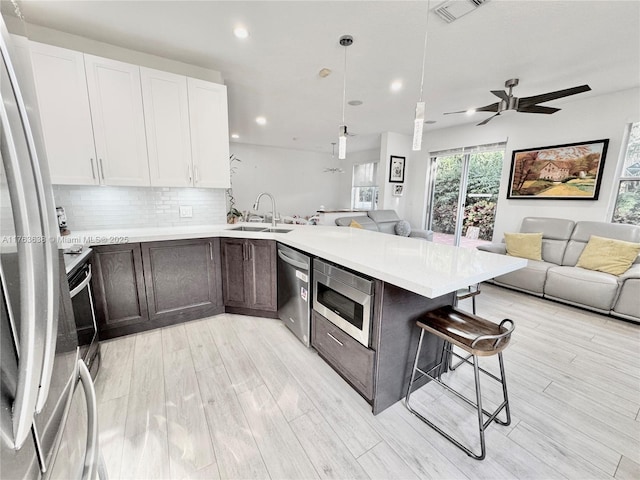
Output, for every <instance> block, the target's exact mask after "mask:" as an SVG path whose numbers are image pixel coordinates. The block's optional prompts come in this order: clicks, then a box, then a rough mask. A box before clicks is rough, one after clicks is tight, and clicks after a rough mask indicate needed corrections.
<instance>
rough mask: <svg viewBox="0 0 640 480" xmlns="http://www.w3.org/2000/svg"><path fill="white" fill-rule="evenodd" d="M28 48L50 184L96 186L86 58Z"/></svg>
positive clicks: (40, 46)
mask: <svg viewBox="0 0 640 480" xmlns="http://www.w3.org/2000/svg"><path fill="white" fill-rule="evenodd" d="M29 48H30V50H31V63H32V66H33V76H34V80H35V87H36V95H37V97H38V108H39V111H40V123H41V125H42V135H43V137H44V143H45V145H46V151H47V159H48V162H49V170H50V172H51V181H52V183H57V184H68V185H95V184H97V183H98V166H97V159H96V152H95V147H94V142H93V130H92V128H91V111H90V109H89V96H88V93H87V82H86V78H85V71H84V59H83V55H82V53H80V52H76V51H73V50H67V49H65V48H59V47H53V46H51V45H45V44H42V43H35V42H30V46H29Z"/></svg>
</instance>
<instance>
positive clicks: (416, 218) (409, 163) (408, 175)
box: [378, 132, 428, 228]
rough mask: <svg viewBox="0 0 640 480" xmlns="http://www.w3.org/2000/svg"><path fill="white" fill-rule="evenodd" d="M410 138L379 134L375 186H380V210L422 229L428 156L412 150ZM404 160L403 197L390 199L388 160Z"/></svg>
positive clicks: (391, 190) (424, 151)
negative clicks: (384, 210) (389, 210)
mask: <svg viewBox="0 0 640 480" xmlns="http://www.w3.org/2000/svg"><path fill="white" fill-rule="evenodd" d="M412 145H413V138H412V137H411V136H409V135H403V134H400V133H394V132H385V133H383V134H382V138H381V146H380V168H379V169H378V184H379V185H381V187H382V188H381V201H380V204H379V207H378V208H380V209H393V210H395V211H396V212H397V213H398V216H399V217H400V218H403V219H405V220H407V221H408V222H409V223H410V224H411V226H412V227H413V228H423V227H424V214H423V211H424V202H425V198H424V196H425V179H426V177H425V172H426V163H427V157H428V154H427V152H426V150H425V146H424V145H423V149H422V151H419V152H414V151H413V150H412ZM392 155H393V156H396V157H405V164H404V168H405V170H404V183H403V184H402V185H403V186H404V191H403V195H402V196H401V197H396V196H394V195H393V186H394V185H398V184H396V183H390V182H389V170H390V168H391V156H392Z"/></svg>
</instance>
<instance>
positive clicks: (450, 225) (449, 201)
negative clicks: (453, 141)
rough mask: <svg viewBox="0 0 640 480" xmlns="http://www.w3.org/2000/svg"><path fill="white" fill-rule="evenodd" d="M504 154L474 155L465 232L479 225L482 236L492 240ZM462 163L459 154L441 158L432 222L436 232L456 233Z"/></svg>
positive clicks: (499, 152) (470, 165) (484, 238)
mask: <svg viewBox="0 0 640 480" xmlns="http://www.w3.org/2000/svg"><path fill="white" fill-rule="evenodd" d="M503 157H504V152H502V151H497V152H484V153H476V154H473V155H472V156H471V161H470V163H469V181H468V187H467V193H468V197H467V201H466V206H465V212H464V223H463V225H464V229H463V233H464V231H466V229H467V228H468V227H478V228H480V235H479V238H480V239H482V240H491V239H492V237H493V224H494V219H495V212H496V204H497V199H498V190H499V188H500V176H501V174H502V163H503V162H502V160H503ZM461 164H462V162H461V156H460V155H457V156H451V157H439V158H438V173H437V178H436V192H435V198H434V205H433V221H432V228H433V229H434V230H435V231H438V232H442V233H448V234H453V233H454V232H455V227H456V210H457V208H458V190H459V188H460V173H461V172H460V169H461ZM474 195H482V196H477V197H476V196H474Z"/></svg>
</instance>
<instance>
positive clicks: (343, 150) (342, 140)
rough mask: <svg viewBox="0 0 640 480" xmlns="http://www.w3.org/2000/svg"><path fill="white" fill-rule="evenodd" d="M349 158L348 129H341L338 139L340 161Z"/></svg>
mask: <svg viewBox="0 0 640 480" xmlns="http://www.w3.org/2000/svg"><path fill="white" fill-rule="evenodd" d="M345 158H347V127H346V125H345V126H344V127H340V136H339V137H338V159H339V160H344V159H345Z"/></svg>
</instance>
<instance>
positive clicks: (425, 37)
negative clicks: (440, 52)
mask: <svg viewBox="0 0 640 480" xmlns="http://www.w3.org/2000/svg"><path fill="white" fill-rule="evenodd" d="M429 4H430V0H427V21H426V23H425V26H424V46H423V47H422V80H421V81H420V100H419V101H420V102H422V92H423V90H424V67H425V63H426V59H427V32H428V31H429V7H430V5H429ZM343 116H344V114H343ZM342 121H343V122H344V119H343V120H342Z"/></svg>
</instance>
